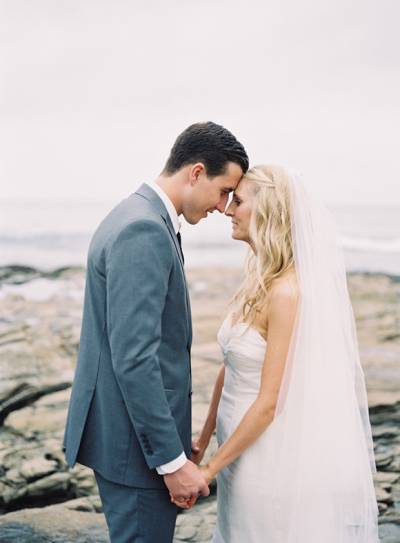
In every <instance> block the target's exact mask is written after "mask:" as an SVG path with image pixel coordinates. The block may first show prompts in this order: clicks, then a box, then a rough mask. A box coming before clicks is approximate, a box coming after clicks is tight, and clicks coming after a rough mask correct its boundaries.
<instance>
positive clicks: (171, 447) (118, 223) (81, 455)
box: [64, 185, 192, 488]
mask: <svg viewBox="0 0 400 543" xmlns="http://www.w3.org/2000/svg"><path fill="white" fill-rule="evenodd" d="M191 342H192V326H191V315H190V305H189V297H188V292H187V287H186V281H185V275H184V271H183V262H182V255H181V252H180V248H179V243H178V240H177V237H176V235H175V232H174V229H173V226H172V223H171V219H170V217H169V215H168V212H167V210H166V208H165V206H164V204H163V203H162V201H161V199H160V198H159V197H158V195H157V194H156V193H155V192H154V191H153V190H152V189H151V188H150V187H149V186H147V185H142V186H141V187H140V189H139V190H138V191H137V192H136V193H134V194H132V195H131V196H130V197H129V198H127V199H126V200H123V201H122V202H121V203H120V204H119V205H117V206H116V207H115V208H114V209H113V210H112V211H111V213H110V214H109V215H108V216H107V217H106V218H105V219H104V220H103V222H102V223H101V224H100V226H99V227H98V229H97V231H96V232H95V234H94V236H93V239H92V241H91V244H90V248H89V255H88V263H87V276H86V288H85V301H84V312H83V321H82V331H81V339H80V348H79V356H78V362H77V367H76V373H75V379H74V383H73V387H72V394H71V400H70V404H69V410H68V417H67V425H66V431H65V439H64V447H65V451H66V458H67V462H68V464H69V465H73V464H74V463H75V462H76V461H78V462H79V463H81V464H84V465H86V466H90V467H91V468H92V469H94V470H96V471H98V472H99V473H100V474H101V475H103V477H105V478H106V479H109V480H111V481H114V482H116V483H120V484H125V485H131V486H137V487H142V488H161V487H163V485H164V482H163V479H162V477H161V476H159V475H158V474H157V472H156V470H155V468H156V467H157V466H160V465H162V464H165V463H167V462H169V461H171V460H173V459H174V458H176V457H178V456H179V455H180V454H181V453H182V451H185V453H186V455H187V456H190V450H191V394H192V391H191V370H190V347H191Z"/></svg>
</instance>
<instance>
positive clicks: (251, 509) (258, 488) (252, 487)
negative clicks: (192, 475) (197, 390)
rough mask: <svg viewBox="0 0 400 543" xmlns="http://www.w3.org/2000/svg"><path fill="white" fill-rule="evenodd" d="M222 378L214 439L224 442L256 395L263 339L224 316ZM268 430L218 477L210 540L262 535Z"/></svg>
mask: <svg viewBox="0 0 400 543" xmlns="http://www.w3.org/2000/svg"><path fill="white" fill-rule="evenodd" d="M218 342H219V344H220V346H221V349H222V352H223V355H224V364H225V380H224V387H223V391H222V395H221V400H220V403H219V407H218V415H217V441H218V445H219V446H220V445H222V443H223V442H224V441H226V440H227V438H228V437H229V436H230V435H231V434H232V433H233V431H234V430H235V428H236V427H237V426H238V424H239V423H240V421H241V419H242V417H243V415H244V414H245V412H246V411H247V410H248V408H249V407H250V405H251V404H252V403H253V402H254V400H255V399H256V397H257V394H258V391H259V388H260V378H261V369H262V366H263V363H264V357H265V351H266V341H265V339H264V338H263V337H262V336H261V334H260V333H259V332H258V331H257V330H256V329H255V328H253V327H248V325H247V324H244V323H236V324H234V325H233V326H231V324H230V317H228V318H227V319H225V321H224V323H223V324H222V326H221V328H220V330H219V333H218ZM267 442H268V430H267V431H266V432H265V433H264V434H262V435H261V436H260V438H259V439H258V440H257V441H256V442H255V443H254V444H253V445H252V446H251V447H249V448H248V449H247V450H246V451H245V452H244V453H243V454H242V455H241V457H240V458H238V459H237V460H236V461H235V462H233V463H232V464H230V465H229V466H227V467H226V468H225V469H223V470H222V471H221V472H220V473H219V474H218V476H217V485H218V487H217V488H218V518H217V527H216V531H215V534H214V538H213V543H260V542H261V541H266V542H267V541H268V540H267V539H264V538H263V534H264V533H265V520H266V506H267V507H268V501H267V500H268V495H267V494H268V493H267V488H266V487H267V485H266V484H265V481H262V480H260V477H259V474H260V471H259V466H260V465H261V464H262V463H263V462H264V461H265V458H266V447H268V443H267Z"/></svg>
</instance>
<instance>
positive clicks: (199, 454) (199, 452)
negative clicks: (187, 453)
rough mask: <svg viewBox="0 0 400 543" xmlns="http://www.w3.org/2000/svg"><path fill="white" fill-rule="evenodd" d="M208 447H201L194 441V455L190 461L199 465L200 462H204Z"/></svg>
mask: <svg viewBox="0 0 400 543" xmlns="http://www.w3.org/2000/svg"><path fill="white" fill-rule="evenodd" d="M206 449H207V445H206V446H205V447H204V446H201V445H200V443H199V442H198V441H197V440H193V441H192V455H191V457H190V460H191V461H192V462H194V463H195V464H197V465H200V462H201V461H202V460H203V457H204V454H205V452H206Z"/></svg>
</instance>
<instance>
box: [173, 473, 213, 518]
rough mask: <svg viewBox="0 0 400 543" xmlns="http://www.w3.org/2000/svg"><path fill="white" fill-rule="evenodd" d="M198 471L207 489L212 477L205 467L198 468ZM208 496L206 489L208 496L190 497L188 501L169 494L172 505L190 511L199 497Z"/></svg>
mask: <svg viewBox="0 0 400 543" xmlns="http://www.w3.org/2000/svg"><path fill="white" fill-rule="evenodd" d="M199 471H200V472H201V474H202V475H203V477H204V480H205V481H206V484H207V489H208V485H209V484H210V482H211V481H212V479H213V477H212V475H211V473H210V468H209V467H208V466H207V465H206V466H200V467H199ZM209 494H210V490H209V489H208V494H201V493H199V494H197V495H194V494H193V495H192V496H191V497H190V498H188V499H183V498H181V497H180V498H178V497H176V496H174V495H173V494H172V493H171V492H170V497H171V502H172V503H174V504H175V505H177V506H178V507H180V508H181V509H191V508H192V507H193V506H194V504H195V503H196V501H197V498H198V497H199V496H201V495H203V496H204V495H206V496H208V495H209Z"/></svg>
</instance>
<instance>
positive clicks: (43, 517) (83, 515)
mask: <svg viewBox="0 0 400 543" xmlns="http://www.w3.org/2000/svg"><path fill="white" fill-rule="evenodd" d="M74 501H75V500H74ZM76 501H81V500H76ZM75 505H76V506H77V507H78V509H76V508H71V507H68V504H64V505H52V506H50V507H45V508H42V509H23V510H21V511H17V512H15V513H8V514H7V515H4V516H2V517H0V541H1V542H2V543H49V541H51V542H52V543H108V542H109V538H108V532H107V527H106V522H105V518H104V515H102V514H98V513H95V512H92V511H93V507H92V508H90V507H91V505H90V503H89V502H88V505H87V507H86V509H84V510H80V509H79V507H80V504H79V503H76V504H75ZM86 511H90V512H86Z"/></svg>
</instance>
